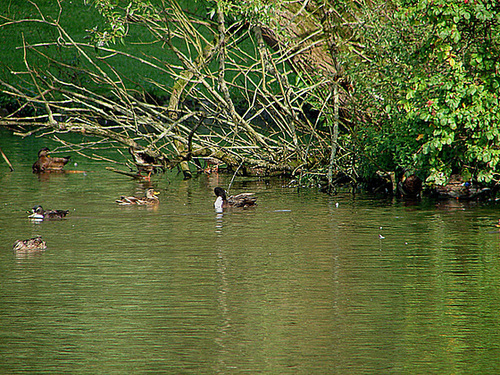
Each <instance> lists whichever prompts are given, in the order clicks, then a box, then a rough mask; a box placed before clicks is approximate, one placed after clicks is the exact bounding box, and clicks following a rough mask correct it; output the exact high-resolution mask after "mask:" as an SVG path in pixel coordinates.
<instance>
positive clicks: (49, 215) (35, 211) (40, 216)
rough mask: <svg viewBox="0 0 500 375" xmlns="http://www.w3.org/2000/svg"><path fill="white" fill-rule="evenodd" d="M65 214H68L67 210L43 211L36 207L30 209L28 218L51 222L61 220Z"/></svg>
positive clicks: (41, 208) (40, 207)
mask: <svg viewBox="0 0 500 375" xmlns="http://www.w3.org/2000/svg"><path fill="white" fill-rule="evenodd" d="M67 214H69V210H47V211H45V210H44V209H43V207H42V206H40V205H38V206H35V207H33V208H32V209H31V215H30V216H28V217H29V218H31V219H34V220H52V219H62V218H63V217H65V216H66V215H67Z"/></svg>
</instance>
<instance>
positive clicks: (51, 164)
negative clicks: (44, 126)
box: [32, 147, 71, 173]
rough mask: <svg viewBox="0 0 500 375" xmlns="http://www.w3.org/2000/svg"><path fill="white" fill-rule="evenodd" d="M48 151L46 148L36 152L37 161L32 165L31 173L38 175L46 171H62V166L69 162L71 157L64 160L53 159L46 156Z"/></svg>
mask: <svg viewBox="0 0 500 375" xmlns="http://www.w3.org/2000/svg"><path fill="white" fill-rule="evenodd" d="M49 151H50V150H49V149H48V148H47V147H44V148H42V149H41V150H40V151H38V160H37V161H35V163H33V167H32V168H33V173H40V172H46V171H62V170H63V168H64V166H65V165H66V164H67V163H68V162H69V159H70V158H71V156H67V157H64V158H53V157H51V156H49V155H48V153H49Z"/></svg>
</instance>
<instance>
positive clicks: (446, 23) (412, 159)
mask: <svg viewBox="0 0 500 375" xmlns="http://www.w3.org/2000/svg"><path fill="white" fill-rule="evenodd" d="M396 5H398V6H395V7H394V9H393V10H392V11H391V12H387V10H388V9H387V8H386V9H384V10H385V11H386V12H385V13H384V17H387V15H388V14H390V17H389V18H386V19H387V21H386V22H384V23H380V20H381V19H382V18H381V17H378V18H376V20H377V23H376V24H375V23H374V24H371V25H376V27H375V28H373V29H371V30H369V31H366V30H365V31H364V33H363V37H364V38H365V41H366V42H367V47H368V48H367V50H366V52H367V53H369V55H368V56H369V58H370V60H371V61H370V63H369V64H368V63H363V64H362V65H363V66H362V67H361V68H360V67H357V68H356V69H352V70H351V71H352V73H353V75H354V76H356V77H357V78H360V79H359V80H356V83H358V84H360V85H361V88H362V89H363V90H365V92H369V93H373V94H372V95H366V94H364V95H360V100H361V102H362V103H363V104H364V106H365V107H366V108H368V109H369V111H370V113H371V114H374V115H373V117H372V118H373V119H375V120H376V121H375V122H376V123H378V124H380V129H376V128H375V127H368V129H364V128H362V129H360V130H359V131H360V133H362V134H363V135H366V138H364V139H365V140H367V144H366V150H367V151H368V155H369V156H370V157H373V159H375V161H376V162H377V163H378V164H380V165H382V166H384V167H386V168H394V169H397V168H398V167H399V168H403V169H418V170H419V171H421V173H422V175H423V177H426V178H427V181H428V182H437V183H439V182H442V181H443V180H444V179H446V177H447V176H449V175H450V174H451V173H456V172H459V173H462V174H464V175H470V176H472V177H473V178H474V179H476V180H478V181H481V182H489V181H491V180H492V179H494V178H495V176H496V174H497V173H498V172H499V166H500V165H499V163H500V148H499V147H498V145H499V144H500V131H499V124H500V107H499V105H498V104H499V103H498V92H499V90H498V88H499V85H500V76H499V72H500V59H499V56H500V48H499V47H500V45H499V41H500V40H499V35H500V34H499V31H500V30H499V27H498V21H497V20H498V17H499V16H500V6H499V5H496V4H495V3H493V2H488V1H469V0H452V1H449V0H446V1H445V0H433V1H411V2H404V1H403V2H401V3H400V4H396ZM368 69H370V70H371V74H370V75H369V78H365V79H363V78H362V75H363V74H366V73H367V71H368ZM375 97H378V98H379V100H378V102H377V100H375V101H372V102H369V100H368V99H370V98H371V99H373V98H375ZM384 105H385V111H382V108H383V106H384ZM383 114H385V117H384V116H383ZM405 143H406V147H401V146H402V145H404V144H405ZM381 148H383V149H388V150H390V151H388V152H387V153H380V149H381ZM391 164H392V166H391V167H389V165H391Z"/></svg>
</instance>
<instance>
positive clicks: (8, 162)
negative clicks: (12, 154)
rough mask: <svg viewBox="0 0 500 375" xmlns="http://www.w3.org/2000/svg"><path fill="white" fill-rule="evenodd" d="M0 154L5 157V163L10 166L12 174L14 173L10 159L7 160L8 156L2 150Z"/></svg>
mask: <svg viewBox="0 0 500 375" xmlns="http://www.w3.org/2000/svg"><path fill="white" fill-rule="evenodd" d="M0 153H2V156H3V159H4V160H5V162H6V163H7V164H8V165H9V168H10V171H11V172H14V167H13V166H12V164H10V161H9V159H8V158H7V156H6V155H5V154H4V153H3V151H2V149H1V148H0Z"/></svg>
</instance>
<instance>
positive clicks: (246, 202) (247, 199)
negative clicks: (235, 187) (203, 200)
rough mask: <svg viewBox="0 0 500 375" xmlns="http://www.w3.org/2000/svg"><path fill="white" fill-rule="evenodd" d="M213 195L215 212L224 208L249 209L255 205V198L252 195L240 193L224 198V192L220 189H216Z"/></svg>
mask: <svg viewBox="0 0 500 375" xmlns="http://www.w3.org/2000/svg"><path fill="white" fill-rule="evenodd" d="M214 193H215V195H216V196H217V199H216V200H215V203H214V207H215V209H216V210H221V209H223V208H226V207H243V208H245V207H250V206H255V205H256V204H257V202H256V201H257V197H256V196H255V195H254V194H253V193H241V194H237V195H231V196H229V198H228V197H227V196H226V191H225V190H224V189H223V188H221V187H216V188H215V189H214Z"/></svg>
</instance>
